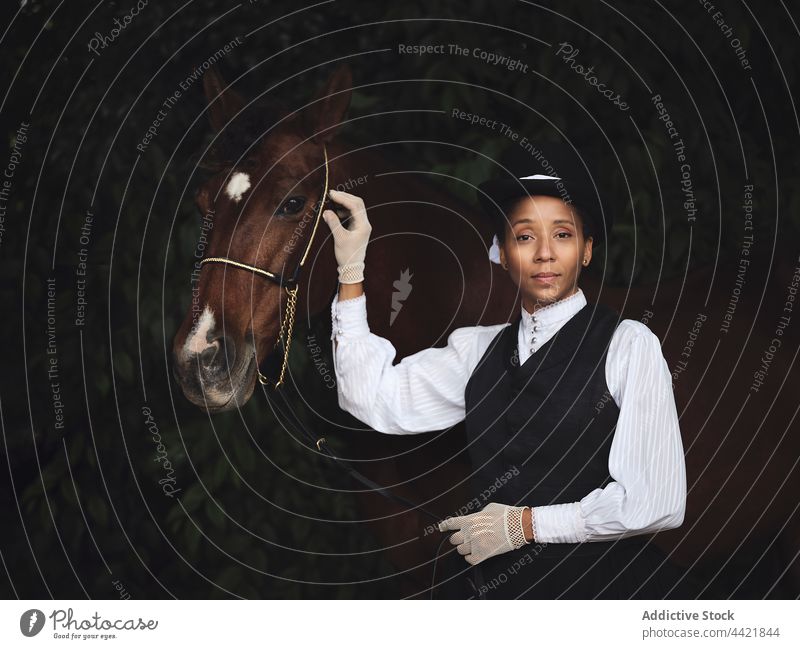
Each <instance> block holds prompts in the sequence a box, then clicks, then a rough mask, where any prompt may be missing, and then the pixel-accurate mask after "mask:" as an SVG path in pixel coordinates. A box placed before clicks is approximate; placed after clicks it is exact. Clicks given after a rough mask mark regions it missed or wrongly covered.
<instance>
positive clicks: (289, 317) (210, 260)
mask: <svg viewBox="0 0 800 649" xmlns="http://www.w3.org/2000/svg"><path fill="white" fill-rule="evenodd" d="M322 151H323V153H324V155H325V184H324V186H323V189H322V196H321V197H320V199H319V202H318V203H317V209H316V216H315V217H314V228H313V230H312V231H311V236H310V237H309V239H308V244H307V245H306V249H305V252H303V256H302V257H301V258H300V262H299V263H298V264H297V266H296V267H295V269H294V273H292V275H291V277H288V278H287V277H285V276H284V275H282V274H276V273H273V272H271V271H269V270H264V269H263V268H258V267H257V266H251V265H250V264H245V263H242V262H240V261H236V260H234V259H229V258H227V257H206V258H205V259H202V260H201V261H200V266H201V267H202V265H203V264H226V265H228V266H233V267H234V268H240V269H242V270H247V271H250V272H251V273H254V274H256V275H260V276H261V277H265V278H266V279H268V280H270V281H273V282H275V283H276V284H277V285H278V286H280V287H281V288H285V289H286V292H287V294H288V299H287V302H286V311H285V313H284V317H283V319H282V320H281V328H280V332H279V334H278V339H277V340H276V341H275V347H277V346H278V343H282V344H283V361H282V362H281V371H280V375H279V376H278V380H277V381H275V382H274V383H273V382H271V381H270V380H269V379H268V378H267V377H266V376H264V375H263V374H262V373H261V370H260V369H259V367H258V353H257V351H256V350H254V353H255V355H256V373H257V374H258V381H259V383H261V384H262V385H265V386H269V385H270V384H271V383H272V388H273V390H274V391H275V392H278V390H277V388H278V387H279V386H281V385H283V377H284V373H285V372H286V366H287V363H288V359H289V345H290V344H291V342H292V331H293V330H294V316H295V309H296V307H297V291H298V288H299V286H298V279H299V277H300V271H301V270H302V269H303V264H304V263H305V261H306V257H307V256H308V252H309V250H311V245H312V244H313V243H314V235H315V234H316V233H317V226H318V225H319V221H320V217H321V216H322V211H323V209H324V207H325V204H326V203H327V196H328V181H329V173H330V171H329V165H328V149H327V147H326V146H325V145H323V148H322ZM280 392H281V393H283V392H284V391H283V390H281V391H280ZM282 396H283V397H284V401H285V400H286V395H285V393H284V394H282ZM267 398H269V393H267ZM272 403H273V407H276V410H278V412H280V410H281V409H280V408H277V404H275V402H274V401H273V402H272ZM286 406H287V408H286V411H285V412H281V415H283V416H284V417H285V418H286V419H287V420H292V421H293V423H294V426H295V427H296V428H298V429H299V430H301V431H302V432H303V434H304V435H305V436H306V437H307V438H308V439H309V440H310V441H311V442H312V443H313V444H314V445H315V446H316V447H317V450H318V451H321V452H323V453H325V454H326V455H328V456H329V457H330V458H331V459H333V460H335V461H336V462H337V463H338V464H340V465H341V466H342V467H343V468H344V469H345V470H346V471H347V472H348V473H349V474H350V475H351V476H352V477H353V478H355V479H356V480H357V481H358V482H360V483H361V484H363V485H365V486H367V487H369V488H370V489H372V490H373V491H376V492H377V493H379V494H380V495H381V496H383V497H385V498H388V499H390V500H394V501H395V502H398V503H400V504H402V505H405V506H406V507H410V508H411V509H418V510H419V511H421V512H422V513H423V514H425V515H427V516H428V517H429V518H431V519H433V520H434V521H440V520H442V518H443V517H442V516H439V515H438V514H435V513H433V512H431V511H430V510H429V509H426V508H425V507H422V506H421V505H418V504H416V503H413V502H411V501H410V500H408V499H407V498H405V497H403V496H400V495H398V494H395V493H392V492H391V491H390V490H389V489H386V488H385V487H382V486H381V485H379V484H378V483H377V482H374V481H373V480H370V479H369V478H368V477H367V476H365V475H364V474H362V473H360V472H358V471H356V469H354V468H353V467H352V466H351V465H350V464H349V463H348V462H346V461H345V460H342V459H340V458H339V457H337V456H336V455H335V454H334V453H333V451H332V450H331V449H330V447H329V446H328V445H327V444H326V443H325V438H324V437H320V438H317V436H316V435H314V434H313V433H312V432H311V431H310V430H308V428H306V426H305V425H304V424H303V422H302V420H301V419H300V418H299V417H298V416H297V415H296V414H295V413H294V412H293V411H292V408H291V407H290V405H289V404H288V402H287V403H286ZM447 539H448V537H447V536H445V537H443V538H442V540H441V542H440V543H439V548H438V549H437V551H436V557H435V559H434V563H433V580H432V583H431V598H433V588H434V584H433V582H434V581H435V577H436V563H437V561H438V559H439V551H440V550H441V547H442V545H443V544H444V542H445V541H446V540H447Z"/></svg>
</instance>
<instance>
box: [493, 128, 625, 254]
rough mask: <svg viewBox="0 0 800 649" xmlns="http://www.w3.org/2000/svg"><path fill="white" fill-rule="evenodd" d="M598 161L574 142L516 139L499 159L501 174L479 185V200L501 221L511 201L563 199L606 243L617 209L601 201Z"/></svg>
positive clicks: (497, 172)
mask: <svg viewBox="0 0 800 649" xmlns="http://www.w3.org/2000/svg"><path fill="white" fill-rule="evenodd" d="M595 164H596V160H595V157H594V154H593V153H592V152H590V151H587V150H585V149H580V150H576V149H575V148H573V147H572V146H571V145H569V144H559V143H548V144H544V143H543V144H540V145H538V144H537V145H534V144H531V143H530V142H526V144H525V146H523V145H521V144H519V143H514V144H512V145H510V146H509V147H508V148H507V149H506V150H505V151H504V152H503V153H502V154H501V156H500V158H499V159H498V161H497V166H496V167H495V169H496V172H495V175H494V176H493V177H492V178H490V179H489V180H487V181H485V182H483V183H481V184H480V185H478V202H479V204H480V206H481V208H482V210H483V212H484V213H485V215H486V216H487V217H489V218H490V219H492V220H493V222H494V223H498V219H503V220H504V219H505V218H506V215H505V214H504V213H503V211H502V209H503V206H504V205H505V204H506V203H507V201H508V200H509V199H512V198H516V197H522V196H536V195H540V196H541V195H543V196H554V197H556V198H560V199H562V200H563V201H564V202H566V203H568V204H572V205H574V206H575V207H577V208H578V209H579V210H580V211H581V213H582V214H583V215H584V217H585V218H586V219H587V220H588V221H589V222H590V223H589V224H588V225H589V229H590V231H591V234H592V237H593V240H594V242H595V243H600V242H601V241H604V240H605V239H606V238H607V237H608V236H609V233H610V231H611V227H612V225H613V211H612V210H611V209H610V206H609V205H608V204H607V203H604V202H601V198H600V196H599V179H598V176H597V167H596V166H595ZM500 222H502V221H500Z"/></svg>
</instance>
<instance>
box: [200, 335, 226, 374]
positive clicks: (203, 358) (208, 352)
mask: <svg viewBox="0 0 800 649" xmlns="http://www.w3.org/2000/svg"><path fill="white" fill-rule="evenodd" d="M220 347H221V345H220V339H218V340H214V341H213V342H212V343H211V344H210V345H209V346H208V347H206V348H205V349H204V350H203V351H202V352H200V364H201V365H202V366H203V367H204V368H210V367H213V366H214V362H215V359H216V358H217V354H218V353H219V351H220Z"/></svg>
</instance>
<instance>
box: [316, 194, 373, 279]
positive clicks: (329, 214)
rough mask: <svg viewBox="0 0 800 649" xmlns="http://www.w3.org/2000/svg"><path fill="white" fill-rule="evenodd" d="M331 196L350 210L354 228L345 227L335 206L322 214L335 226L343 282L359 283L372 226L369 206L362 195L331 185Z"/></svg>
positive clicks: (336, 252)
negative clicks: (365, 205)
mask: <svg viewBox="0 0 800 649" xmlns="http://www.w3.org/2000/svg"><path fill="white" fill-rule="evenodd" d="M329 194H330V197H331V200H333V201H336V202H337V203H339V204H340V205H343V206H344V207H345V208H346V209H348V210H349V211H350V214H351V218H350V224H349V225H350V228H349V229H348V228H345V227H344V226H343V225H342V224H341V222H340V221H339V217H338V216H337V215H336V212H334V211H333V210H325V211H324V212H323V213H322V218H323V219H325V223H327V224H328V227H329V228H330V229H331V234H332V236H333V249H334V253H335V254H336V263H337V264H338V265H339V269H338V270H339V282H340V283H341V284H357V283H358V282H363V281H364V259H365V257H366V255H367V243H369V235H370V233H371V232H372V226H371V225H370V223H369V219H367V208H366V207H364V201H363V200H361V199H360V198H359V197H358V196H354V195H353V194H348V193H347V192H340V191H337V190H335V189H331V190H330V192H329Z"/></svg>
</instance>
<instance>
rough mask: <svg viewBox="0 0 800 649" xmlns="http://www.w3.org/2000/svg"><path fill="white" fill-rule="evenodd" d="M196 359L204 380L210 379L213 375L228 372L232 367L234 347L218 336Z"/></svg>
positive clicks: (234, 358) (223, 337)
mask: <svg viewBox="0 0 800 649" xmlns="http://www.w3.org/2000/svg"><path fill="white" fill-rule="evenodd" d="M197 357H198V361H199V363H200V370H201V372H202V373H203V374H204V378H206V379H211V378H212V377H213V376H214V375H216V374H218V373H224V372H228V371H229V369H230V368H233V367H234V365H235V361H236V345H234V344H233V343H232V342H231V341H230V340H229V339H228V338H226V337H225V336H220V337H219V338H216V339H215V340H212V341H211V343H209V345H208V347H206V348H205V349H204V350H203V351H202V352H200V353H199V354H198V356H197Z"/></svg>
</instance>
